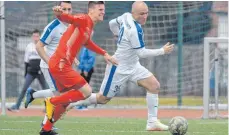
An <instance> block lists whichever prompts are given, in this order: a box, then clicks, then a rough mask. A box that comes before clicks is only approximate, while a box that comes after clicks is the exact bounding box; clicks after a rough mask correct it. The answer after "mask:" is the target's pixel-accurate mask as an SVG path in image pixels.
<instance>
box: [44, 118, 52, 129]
mask: <svg viewBox="0 0 229 135" xmlns="http://www.w3.org/2000/svg"><path fill="white" fill-rule="evenodd" d="M52 126H53V123H52V122H50V121H49V120H47V121H46V123H45V124H44V126H43V129H44V130H45V131H50V130H52Z"/></svg>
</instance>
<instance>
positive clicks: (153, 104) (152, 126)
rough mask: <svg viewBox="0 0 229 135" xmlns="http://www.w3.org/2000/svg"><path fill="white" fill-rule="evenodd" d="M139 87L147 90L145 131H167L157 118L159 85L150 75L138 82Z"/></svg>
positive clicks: (166, 127)
mask: <svg viewBox="0 0 229 135" xmlns="http://www.w3.org/2000/svg"><path fill="white" fill-rule="evenodd" d="M138 84H139V86H142V87H143V88H145V89H146V90H147V95H146V101H147V107H148V120H147V125H146V130H148V131H164V130H168V126H166V125H164V124H162V123H161V122H160V121H159V120H158V118H157V114H158V92H159V91H158V89H159V88H160V83H159V82H158V81H157V79H156V78H155V77H154V76H153V75H152V76H150V77H148V78H146V79H142V80H139V81H138Z"/></svg>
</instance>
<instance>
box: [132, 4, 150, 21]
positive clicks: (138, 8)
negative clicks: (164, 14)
mask: <svg viewBox="0 0 229 135" xmlns="http://www.w3.org/2000/svg"><path fill="white" fill-rule="evenodd" d="M148 12H149V11H148V6H147V5H146V3H145V2H143V1H135V2H134V3H133V4H132V15H133V18H134V19H135V20H136V21H137V22H138V23H140V24H141V25H144V24H145V22H146V20H147V17H148Z"/></svg>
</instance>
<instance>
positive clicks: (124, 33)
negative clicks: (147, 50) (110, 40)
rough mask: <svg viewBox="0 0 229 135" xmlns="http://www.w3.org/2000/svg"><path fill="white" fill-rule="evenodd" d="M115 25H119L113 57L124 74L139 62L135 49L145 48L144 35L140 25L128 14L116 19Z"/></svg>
mask: <svg viewBox="0 0 229 135" xmlns="http://www.w3.org/2000/svg"><path fill="white" fill-rule="evenodd" d="M116 23H118V24H119V26H120V28H119V34H118V41H117V50H116V52H115V54H114V56H113V57H114V58H116V59H117V61H118V62H119V66H121V67H122V68H123V71H124V70H125V72H126V71H127V70H129V71H130V70H131V69H134V67H135V65H136V64H137V63H138V62H139V57H138V55H137V49H140V48H144V47H145V43H144V33H143V29H142V27H141V25H140V24H139V23H138V22H136V21H135V20H134V19H133V17H132V15H131V14H130V13H125V14H123V15H122V16H119V17H118V18H116ZM111 29H112V28H111ZM114 34H115V33H114ZM130 72H131V71H130Z"/></svg>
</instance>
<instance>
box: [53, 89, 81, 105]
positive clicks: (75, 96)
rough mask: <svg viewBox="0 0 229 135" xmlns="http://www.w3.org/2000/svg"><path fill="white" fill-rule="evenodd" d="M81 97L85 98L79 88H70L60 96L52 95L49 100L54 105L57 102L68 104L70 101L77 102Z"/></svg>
mask: <svg viewBox="0 0 229 135" xmlns="http://www.w3.org/2000/svg"><path fill="white" fill-rule="evenodd" d="M83 99H85V97H84V96H83V94H82V93H81V92H80V91H79V90H70V91H68V92H65V93H63V94H62V95H60V96H55V97H52V98H51V99H50V102H51V103H52V104H53V105H55V106H56V105H59V104H69V103H72V102H77V101H79V100H83Z"/></svg>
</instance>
